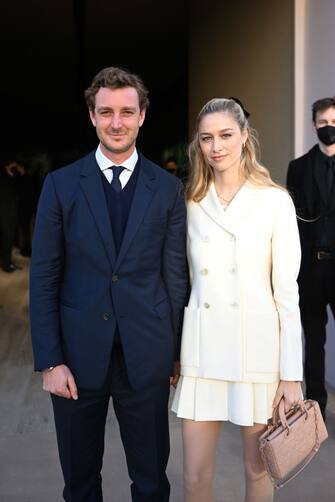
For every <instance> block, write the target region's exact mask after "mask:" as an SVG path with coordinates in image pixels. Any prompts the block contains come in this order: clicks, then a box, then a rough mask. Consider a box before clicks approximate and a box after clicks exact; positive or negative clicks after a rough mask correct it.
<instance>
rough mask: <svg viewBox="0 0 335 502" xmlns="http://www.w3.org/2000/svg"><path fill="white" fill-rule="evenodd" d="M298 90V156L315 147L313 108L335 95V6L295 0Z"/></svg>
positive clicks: (320, 1)
mask: <svg viewBox="0 0 335 502" xmlns="http://www.w3.org/2000/svg"><path fill="white" fill-rule="evenodd" d="M295 9H296V23H295V24H296V61H295V67H296V70H297V71H296V87H295V101H296V103H299V107H298V108H297V109H296V117H295V136H296V143H295V156H296V157H298V156H300V155H302V154H303V153H305V152H306V151H307V150H308V149H309V148H311V147H312V146H313V145H314V144H315V143H316V136H315V133H314V130H313V128H312V124H311V104H312V103H313V102H314V101H316V100H317V99H319V98H322V97H326V96H334V94H335V50H334V47H335V30H334V20H335V2H334V0H317V1H316V0H295Z"/></svg>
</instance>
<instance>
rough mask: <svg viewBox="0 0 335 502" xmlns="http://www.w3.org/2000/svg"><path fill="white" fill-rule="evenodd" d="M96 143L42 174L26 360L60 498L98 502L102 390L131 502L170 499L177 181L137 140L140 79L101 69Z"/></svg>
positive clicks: (94, 104)
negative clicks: (49, 417) (41, 404)
mask: <svg viewBox="0 0 335 502" xmlns="http://www.w3.org/2000/svg"><path fill="white" fill-rule="evenodd" d="M85 96H86V101H87V104H88V108H89V113H90V118H91V121H92V123H93V125H94V127H95V128H96V132H97V136H98V138H99V140H100V143H99V146H98V148H97V150H96V151H94V152H92V153H90V154H89V155H88V156H86V157H84V158H82V159H80V160H78V161H77V162H75V163H73V164H71V165H69V166H66V167H65V168H63V169H60V170H58V171H55V172H53V173H51V174H49V175H48V177H47V178H46V181H45V183H44V187H43V190H42V194H41V197H40V202H39V208H38V213H37V219H36V227H35V235H34V242H33V254H32V260H31V273H30V312H31V334H32V341H33V349H34V358H35V369H36V370H38V371H42V372H43V388H44V390H45V391H47V392H50V393H51V398H52V404H53V408H54V415H55V423H56V431H57V440H58V448H59V454H60V460H61V466H62V470H63V475H64V480H65V488H64V492H63V496H64V499H65V500H66V501H71V502H79V501H80V502H84V501H85V502H98V501H99V502H100V501H102V500H103V496H102V490H101V474H100V473H101V467H102V457H103V451H104V431H105V422H106V415H107V410H108V404H109V399H110V396H112V400H113V406H114V410H115V413H116V417H117V419H118V422H119V427H120V433H121V439H122V442H123V446H124V450H125V454H126V459H127V465H128V471H129V476H130V478H131V480H132V485H131V493H132V500H133V501H136V502H140V501H141V502H142V501H143V502H144V501H145V502H149V501H150V502H165V501H168V500H169V492H170V487H169V482H168V479H167V477H166V472H165V471H166V465H167V461H168V456H169V431H168V397H169V385H170V383H176V380H177V378H178V371H177V369H178V362H177V361H178V358H179V345H180V343H179V341H180V331H181V322H182V312H183V308H184V305H185V304H186V301H187V298H186V297H187V291H188V279H187V266H186V258H185V205H184V201H183V196H182V187H181V183H180V181H179V180H178V179H177V178H175V177H174V176H171V175H170V174H168V173H166V172H165V171H164V170H162V169H161V168H160V167H158V166H157V165H155V164H153V163H152V162H150V161H149V160H147V159H146V158H145V157H144V156H143V155H141V154H140V153H139V152H138V151H137V150H136V147H135V143H136V138H137V135H138V132H139V128H140V127H141V126H142V124H143V122H144V118H145V112H146V109H147V107H148V98H147V90H146V89H145V87H144V84H143V82H142V80H141V79H140V78H139V77H138V76H136V75H134V74H131V73H129V72H127V71H125V70H121V69H119V68H106V69H104V70H102V71H101V72H100V73H99V74H98V75H97V76H96V77H95V78H94V80H93V82H92V84H91V87H89V89H87V91H86V93H85Z"/></svg>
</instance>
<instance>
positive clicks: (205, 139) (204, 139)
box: [201, 136, 211, 143]
mask: <svg viewBox="0 0 335 502" xmlns="http://www.w3.org/2000/svg"><path fill="white" fill-rule="evenodd" d="M201 139H202V141H204V142H205V143H207V142H208V141H210V140H211V137H210V136H203V137H202V138H201Z"/></svg>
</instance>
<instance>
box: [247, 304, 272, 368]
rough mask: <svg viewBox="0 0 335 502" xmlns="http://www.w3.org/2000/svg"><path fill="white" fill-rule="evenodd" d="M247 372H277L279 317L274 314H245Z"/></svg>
mask: <svg viewBox="0 0 335 502" xmlns="http://www.w3.org/2000/svg"><path fill="white" fill-rule="evenodd" d="M244 329H245V332H246V362H247V371H250V372H252V373H277V372H278V371H279V317H278V313H277V312H276V311H274V312H265V313H264V312H251V311H249V312H246V314H245V324H244Z"/></svg>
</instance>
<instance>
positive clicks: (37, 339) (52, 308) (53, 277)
mask: <svg viewBox="0 0 335 502" xmlns="http://www.w3.org/2000/svg"><path fill="white" fill-rule="evenodd" d="M63 263H64V240H63V227H62V212H61V207H60V204H59V201H58V198H57V194H56V190H55V186H54V182H53V176H52V174H49V175H48V176H47V178H46V180H45V183H44V186H43V190H42V193H41V197H40V200H39V205H38V210H37V216H36V223H35V231H34V239H33V252H32V258H31V264H30V281H29V283H30V323H31V337H32V344H33V352H34V361H35V370H36V371H40V370H43V369H45V368H48V367H49V366H56V365H58V364H63V363H64V356H63V353H62V348H61V333H60V319H59V289H60V284H61V277H62V271H63Z"/></svg>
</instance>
